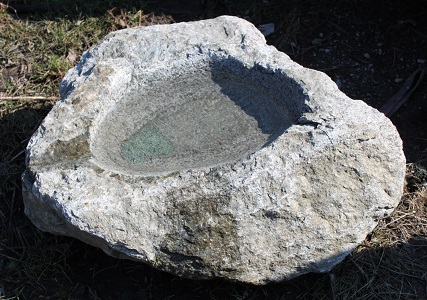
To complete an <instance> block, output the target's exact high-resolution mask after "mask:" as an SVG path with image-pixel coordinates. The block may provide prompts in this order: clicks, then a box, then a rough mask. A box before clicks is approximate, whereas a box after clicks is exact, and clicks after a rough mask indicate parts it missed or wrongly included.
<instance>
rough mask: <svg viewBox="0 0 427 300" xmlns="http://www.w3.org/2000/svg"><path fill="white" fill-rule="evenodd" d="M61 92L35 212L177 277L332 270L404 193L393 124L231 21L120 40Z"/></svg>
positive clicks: (38, 167) (31, 197) (58, 229)
mask: <svg viewBox="0 0 427 300" xmlns="http://www.w3.org/2000/svg"><path fill="white" fill-rule="evenodd" d="M61 95H62V100H61V101H59V102H58V103H57V104H56V105H55V106H54V108H53V109H52V111H51V112H50V113H49V114H48V116H47V117H46V119H45V120H44V121H43V123H42V124H41V126H40V128H39V129H38V130H37V131H36V132H35V134H34V136H33V137H32V139H31V140H30V142H29V145H28V148H27V154H26V155H27V156H26V158H27V161H26V163H27V170H26V171H25V173H24V174H23V196H24V202H25V212H26V214H27V215H28V217H29V218H30V219H31V220H32V222H33V223H34V224H35V225H36V226H37V227H38V228H39V229H40V230H44V231H49V232H52V233H55V234H61V235H68V236H72V237H75V238H78V239H80V240H82V241H84V242H86V243H88V244H91V245H93V246H96V247H99V248H101V249H103V250H104V251H105V252H106V253H108V254H109V255H112V256H115V257H119V258H130V259H134V260H138V261H142V262H144V263H147V264H149V265H151V266H153V267H155V268H158V269H160V270H164V271H167V272H171V273H174V274H177V275H180V276H186V277H190V278H197V279H201V278H205V279H206V278H215V277H220V278H225V279H228V280H234V281H241V282H248V283H253V284H265V283H268V282H275V281H281V280H286V279H290V278H292V277H295V276H298V275H301V274H304V273H308V272H326V271H328V270H330V269H331V268H332V267H334V266H335V265H336V264H338V263H339V262H340V261H342V260H343V259H344V257H345V256H346V255H347V254H348V253H350V252H351V251H352V250H353V249H354V248H355V247H356V246H357V245H358V244H359V243H360V242H362V241H363V240H364V238H365V237H366V235H367V234H368V233H369V232H370V231H371V230H372V229H373V228H374V227H375V226H376V224H377V222H378V220H379V219H380V218H382V217H384V216H386V215H388V214H389V213H390V212H391V211H392V210H393V209H394V207H395V206H396V205H397V204H398V202H399V200H400V197H401V194H402V187H403V182H404V174H405V157H404V155H403V151H402V141H401V140H400V137H399V135H398V133H397V131H396V129H395V127H394V126H393V125H392V123H391V122H390V120H388V119H387V118H386V117H385V116H384V115H383V114H382V113H380V112H378V111H377V110H375V109H374V108H371V107H369V106H368V105H366V104H365V103H364V102H362V101H358V100H352V99H350V98H348V97H347V96H346V95H344V94H343V93H342V92H341V91H339V89H338V88H337V86H336V85H335V83H334V82H333V81H332V80H331V79H330V78H329V77H328V76H326V75H325V74H323V73H320V72H317V71H314V70H310V69H306V68H303V67H302V66H300V65H298V64H297V63H295V62H293V61H292V60H291V59H290V58H289V57H288V56H287V55H286V54H284V53H281V52H279V51H277V50H276V49H275V48H274V47H271V46H267V45H266V43H265V39H264V37H263V35H262V34H261V33H260V32H259V31H258V30H257V29H256V28H255V27H254V26H253V25H252V24H250V23H249V22H247V21H245V20H242V19H239V18H236V17H219V18H216V19H213V20H205V21H199V22H191V23H180V24H173V25H159V26H150V27H146V28H142V27H137V28H130V29H126V30H122V31H117V32H113V33H110V34H108V35H107V36H106V37H105V38H104V39H103V40H102V41H101V42H100V43H99V44H98V45H96V46H94V47H93V48H91V49H89V50H88V51H87V52H85V54H84V55H83V57H82V60H81V61H80V63H79V64H78V65H77V66H76V67H75V68H73V69H71V70H70V71H69V72H68V73H67V75H66V76H65V78H64V80H63V81H62V83H61Z"/></svg>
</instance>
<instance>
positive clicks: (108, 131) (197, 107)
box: [91, 62, 302, 174]
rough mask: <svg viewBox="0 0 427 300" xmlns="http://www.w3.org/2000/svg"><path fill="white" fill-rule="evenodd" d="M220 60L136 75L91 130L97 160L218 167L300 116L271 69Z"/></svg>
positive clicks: (126, 165) (166, 168)
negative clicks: (184, 69)
mask: <svg viewBox="0 0 427 300" xmlns="http://www.w3.org/2000/svg"><path fill="white" fill-rule="evenodd" d="M223 65H224V63H223V62H222V65H221V66H215V65H212V64H207V65H204V66H203V65H202V66H198V67H193V69H190V68H189V69H188V73H185V74H173V73H171V74H170V75H169V76H167V78H165V77H163V78H162V79H161V80H160V79H159V80H157V79H156V78H155V76H153V78H152V79H150V80H148V81H147V80H146V81H145V82H146V83H145V84H140V85H138V82H137V81H138V79H135V85H134V87H133V88H131V89H129V94H128V95H123V97H122V99H120V100H119V101H118V102H117V103H116V105H115V106H114V107H112V108H110V111H109V113H108V114H107V115H106V117H105V118H104V119H103V120H102V121H101V122H100V124H99V126H98V127H97V129H96V130H95V131H94V132H95V133H94V138H92V144H91V149H92V152H93V153H94V156H95V159H96V160H97V162H98V164H99V165H100V166H101V167H103V168H105V169H109V170H114V171H118V172H122V173H130V174H134V173H135V172H136V173H141V174H158V173H167V172H173V171H178V170H185V169H191V168H200V167H209V166H215V165H220V164H223V163H227V162H231V161H234V160H236V159H239V158H241V157H242V156H244V155H247V154H249V153H253V152H255V151H256V150H257V149H259V148H261V147H263V146H265V145H267V144H269V143H270V142H272V141H273V140H274V139H275V138H277V137H278V136H279V135H281V134H282V133H283V132H284V130H286V128H288V127H289V126H290V125H291V124H292V123H293V122H294V121H295V120H296V119H297V118H298V117H299V115H300V114H301V109H300V108H298V105H296V104H295V103H296V102H300V103H301V102H302V101H301V100H300V99H299V101H295V100H296V99H289V98H290V94H289V90H290V89H291V88H290V87H286V85H287V82H286V80H285V82H284V81H283V80H280V78H279V79H278V78H277V77H278V76H277V74H276V76H275V78H273V77H271V74H269V73H268V72H266V71H265V70H262V68H252V69H247V68H245V67H243V66H242V65H240V64H236V63H230V64H228V66H227V67H224V66H223ZM226 65H227V64H226ZM294 92H295V90H294ZM300 96H301V94H300V95H297V97H300ZM300 106H301V105H300Z"/></svg>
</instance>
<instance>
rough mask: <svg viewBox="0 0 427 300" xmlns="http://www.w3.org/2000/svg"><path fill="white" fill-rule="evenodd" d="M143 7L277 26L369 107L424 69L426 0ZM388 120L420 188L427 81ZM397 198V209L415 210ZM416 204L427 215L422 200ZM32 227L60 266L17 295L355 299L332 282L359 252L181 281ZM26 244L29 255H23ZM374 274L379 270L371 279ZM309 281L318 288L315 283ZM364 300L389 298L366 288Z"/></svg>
mask: <svg viewBox="0 0 427 300" xmlns="http://www.w3.org/2000/svg"><path fill="white" fill-rule="evenodd" d="M28 5H29V4H28V3H26V2H22V1H20V6H17V7H20V9H21V10H22V11H23V13H26V14H31V10H30V9H26V8H28ZM34 9H36V8H34ZM144 11H146V12H152V13H154V14H155V15H161V14H165V15H169V16H171V17H172V18H173V20H174V21H176V22H181V21H190V20H200V19H204V18H211V17H215V16H219V15H224V14H227V15H235V16H240V17H243V18H246V19H248V20H249V21H251V22H253V23H254V24H255V25H256V26H259V25H261V24H267V23H274V25H275V31H274V33H272V34H271V35H269V36H268V37H267V41H268V43H269V44H271V45H274V46H275V47H276V48H277V49H279V50H280V51H283V52H285V53H286V54H288V55H289V56H290V57H291V58H292V59H293V60H295V61H296V62H298V63H300V64H301V65H303V66H305V67H308V68H312V69H316V70H320V71H323V72H325V73H326V74H328V75H329V76H330V77H331V78H332V79H333V80H334V81H335V82H336V83H337V85H338V86H339V88H340V89H341V90H342V91H343V92H344V93H345V94H347V95H348V96H349V97H351V98H353V99H360V100H363V101H365V102H366V103H367V104H369V105H371V106H373V107H375V108H377V109H380V108H381V107H382V106H383V105H384V104H385V103H386V102H387V101H388V100H389V99H390V98H391V97H392V96H393V95H395V94H396V93H397V92H398V91H399V89H400V88H401V87H402V86H403V85H404V84H405V81H406V80H407V79H408V78H409V77H410V76H411V75H412V74H413V73H414V72H415V71H417V70H423V69H426V70H427V1H423V0H410V1H403V0H400V1H397V0H396V1H391V0H376V1H370V0H365V1H362V0H342V1H326V0H321V1H320V0H319V1H307V0H306V1H285V0H283V1H279V0H275V1H274V0H271V1H269V0H262V1H261V0H259V1H243V0H242V1H226V0H181V1H175V0H163V1H146V4H145V9H144ZM18 12H19V10H18ZM426 75H427V74H426ZM426 77H427V76H426ZM46 112H47V111H46ZM390 118H391V120H392V122H393V123H394V124H395V126H396V127H397V129H398V131H399V133H400V135H401V137H402V140H403V142H404V152H405V155H406V157H407V162H408V164H415V165H417V166H419V167H420V168H421V169H414V170H415V171H414V174H413V176H412V175H411V174H410V175H409V176H408V186H407V190H408V191H411V189H415V188H419V187H420V186H422V187H426V186H427V182H426V181H427V173H422V172H423V171H419V170H423V169H422V168H424V169H427V78H425V79H424V80H423V81H421V82H420V84H419V86H418V88H417V89H416V90H415V92H414V93H413V94H412V96H411V97H410V98H409V99H408V101H407V102H406V103H405V104H404V105H403V106H402V107H401V108H400V109H399V110H398V111H397V112H396V113H394V114H393V115H392V116H391V117H390ZM420 172H421V173H422V174H420ZM415 173H417V174H415ZM425 196H426V197H427V195H425ZM425 203H427V202H425ZM401 205H402V207H403V209H404V210H405V211H406V210H408V211H409V210H413V209H414V208H413V207H409V206H408V207H406V206H405V205H406V204H405V203H403V204H401ZM423 205H424V204H423ZM419 209H421V208H419ZM422 209H425V211H423V213H425V212H427V207H426V206H425V205H424V208H422ZM18 218H19V216H18ZM21 218H22V224H24V225H23V226H24V227H25V226H28V225H26V224H27V223H26V222H27V221H26V220H25V217H24V216H23V214H22V215H21ZM388 226H389V225H388ZM30 231H31V233H29V234H33V235H43V236H42V237H41V239H45V240H46V244H49V245H52V244H54V245H56V246H55V247H54V248H52V247H49V248H46V252H45V255H46V261H50V263H52V269H55V268H63V269H66V270H65V271H63V270H61V271H58V272H56V273H55V274H57V275H55V277H54V278H49V279H48V280H46V281H45V282H44V283H43V284H44V289H42V290H40V289H39V288H33V289H32V288H31V287H28V288H26V289H25V290H24V291H23V294H22V295H23V298H24V299H76V300H77V299H103V300H104V299H358V298H360V299H362V297H358V298H352V297H351V295H350V294H349V293H347V294H346V293H344V292H343V293H342V294H340V295H336V294H335V291H334V288H333V287H331V285H333V284H334V280H335V279H334V278H335V277H336V276H337V274H341V273H340V272H343V271H342V269H343V268H346V267H347V266H348V265H352V266H353V267H354V265H357V259H358V257H357V256H354V257H353V258H352V260H351V262H348V264H346V265H344V266H338V267H337V269H335V270H334V271H333V272H331V273H329V274H320V275H319V274H308V275H304V276H301V277H300V278H297V279H295V280H292V281H290V282H287V283H283V284H274V285H270V286H268V287H255V286H247V285H242V284H235V283H233V284H231V283H228V282H223V281H221V280H213V281H192V280H187V279H182V278H178V277H175V276H173V275H170V274H166V273H163V272H160V271H157V270H154V269H152V268H150V267H147V266H145V265H143V264H137V263H134V262H130V261H125V260H123V261H122V260H116V259H113V258H111V257H108V256H107V255H105V254H104V253H103V252H102V251H100V250H98V249H95V248H92V247H90V246H87V245H84V244H83V243H81V242H79V241H77V240H73V239H70V238H65V237H54V236H51V235H44V234H41V233H37V230H36V229H34V228H33V229H31V230H30ZM372 238H374V236H373V237H372ZM402 239H403V238H402ZM402 245H403V246H402ZM402 245H400V246H399V247H400V248H399V251H398V252H399V253H406V254H405V255H406V256H405V257H404V256H402V257H401V258H402V259H409V260H410V261H413V262H416V261H422V260H427V236H409V237H408V238H407V239H406V240H405V243H404V244H402ZM37 247H40V245H38V246H37ZM402 247H403V248H404V249H403V248H402ZM405 247H406V248H405ZM402 249H403V250H404V251H405V252H401V250H402ZM403 250H402V251H403ZM31 251H32V249H31V248H30V249H29V250H28V252H27V255H30V256H31V253H32V252H31ZM36 251H39V250H34V252H36ZM393 251H395V252H396V249H394V248H386V249H381V250H378V249H372V250H369V251H367V252H365V254H364V255H365V258H366V257H370V258H372V261H375V262H378V261H381V260H383V259H384V257H387V253H389V252H390V253H391V252H393ZM395 252H393V253H395ZM9 255H11V256H13V255H14V254H13V253H10V254H9ZM49 257H55V259H56V261H52V260H49V259H48V258H49ZM409 260H408V261H409ZM58 266H60V267H58ZM357 268H360V265H357ZM41 269H42V268H41ZM378 270H380V268H378ZM378 270H377V271H378ZM0 272H1V265H0ZM396 272H398V273H399V272H403V271H400V270H398V271H396ZM423 272H424V277H422V276H421V277H420V276H418V275H417V276H415V275H414V276H412V277H416V278H412V279H411V276H407V277H402V278H403V279H402V286H403V285H405V286H406V285H408V286H410V287H413V289H412V290H411V291H409V290H405V289H402V295H401V297H400V298H401V299H427V269H426V270H424V271H423V270H420V273H421V274H422V273H423ZM364 275H366V276H368V275H369V274H368V275H367V274H364ZM381 276H382V273H381V272H380V271H378V273H376V274H375V276H373V277H375V278H377V279H378V277H381ZM396 276H398V274H397V275H396ZM400 278H401V277H399V280H400ZM367 284H370V282H369V280H367V282H366V285H367ZM315 285H318V286H323V288H321V289H320V288H319V289H320V290H313V288H312V286H315ZM11 286H13V284H11ZM59 286H60V287H61V289H59V288H58V287H59ZM361 286H362V287H363V286H364V283H363V284H361ZM408 289H410V288H408ZM59 290H61V292H60V291H59ZM62 291H64V292H62ZM325 291H326V292H325ZM414 291H415V292H414ZM61 293H62V294H61ZM405 293H407V294H405ZM1 294H2V292H1V290H0V299H4V298H2V296H1ZM414 295H416V296H414ZM363 299H393V298H392V297H390V298H387V297H385V296H384V297H383V296H381V295H380V294H372V295H371V296H370V295H367V296H366V297H363Z"/></svg>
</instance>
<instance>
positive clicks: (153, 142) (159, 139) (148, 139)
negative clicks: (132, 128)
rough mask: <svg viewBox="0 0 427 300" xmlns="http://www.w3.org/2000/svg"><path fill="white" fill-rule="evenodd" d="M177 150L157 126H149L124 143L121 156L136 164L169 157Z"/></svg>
mask: <svg viewBox="0 0 427 300" xmlns="http://www.w3.org/2000/svg"><path fill="white" fill-rule="evenodd" d="M174 150H175V146H174V144H173V143H172V142H171V141H170V140H169V139H168V138H167V137H165V136H164V135H163V134H162V133H161V132H160V130H159V129H158V128H157V127H155V126H148V127H145V128H144V129H142V130H141V131H139V132H137V133H135V134H134V135H132V136H131V137H130V138H129V139H128V140H125V141H123V143H122V146H121V155H122V157H123V158H124V159H126V160H128V161H131V162H133V163H136V164H142V163H145V162H147V161H151V160H152V159H154V158H157V157H162V156H168V155H170V154H172V153H173V151H174Z"/></svg>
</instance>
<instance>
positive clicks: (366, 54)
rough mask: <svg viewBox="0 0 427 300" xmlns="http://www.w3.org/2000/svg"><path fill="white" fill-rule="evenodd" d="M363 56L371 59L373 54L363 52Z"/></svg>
mask: <svg viewBox="0 0 427 300" xmlns="http://www.w3.org/2000/svg"><path fill="white" fill-rule="evenodd" d="M363 56H364V57H365V58H367V59H370V58H371V56H370V55H369V53H365V54H363Z"/></svg>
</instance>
